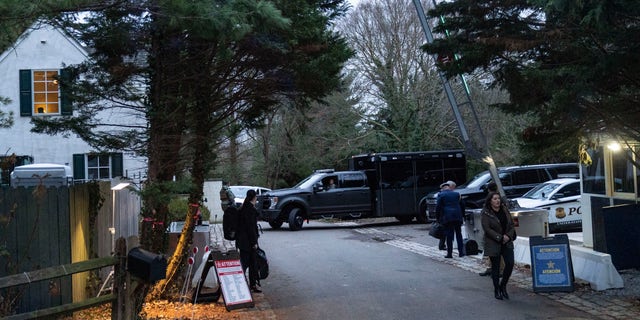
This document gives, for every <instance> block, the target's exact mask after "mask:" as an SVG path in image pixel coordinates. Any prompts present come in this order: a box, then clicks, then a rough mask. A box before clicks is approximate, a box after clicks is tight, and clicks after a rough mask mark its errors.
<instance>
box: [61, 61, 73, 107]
mask: <svg viewBox="0 0 640 320" xmlns="http://www.w3.org/2000/svg"><path fill="white" fill-rule="evenodd" d="M60 83H61V86H60V113H61V114H62V115H63V116H70V115H71V114H72V113H73V109H72V108H71V97H70V95H69V86H70V85H71V72H69V69H61V70H60Z"/></svg>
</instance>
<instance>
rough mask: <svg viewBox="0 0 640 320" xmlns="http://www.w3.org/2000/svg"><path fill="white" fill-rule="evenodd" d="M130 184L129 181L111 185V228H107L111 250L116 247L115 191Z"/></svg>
mask: <svg viewBox="0 0 640 320" xmlns="http://www.w3.org/2000/svg"><path fill="white" fill-rule="evenodd" d="M130 185H131V183H129V182H121V183H118V184H117V185H115V186H113V187H111V201H112V203H111V228H109V232H110V233H111V251H113V250H115V247H116V191H121V190H123V189H124V188H126V187H128V186H130Z"/></svg>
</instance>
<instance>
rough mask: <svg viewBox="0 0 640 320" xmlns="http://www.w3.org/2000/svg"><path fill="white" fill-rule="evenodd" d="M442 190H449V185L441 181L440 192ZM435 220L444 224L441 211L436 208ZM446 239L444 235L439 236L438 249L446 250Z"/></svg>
mask: <svg viewBox="0 0 640 320" xmlns="http://www.w3.org/2000/svg"><path fill="white" fill-rule="evenodd" d="M444 190H450V189H449V185H448V184H446V183H443V184H441V185H440V192H442V191H444ZM436 209H437V207H436ZM436 221H438V223H439V224H441V225H443V226H444V224H443V223H442V211H438V210H436ZM446 240H447V237H446V236H445V237H443V238H440V241H438V249H440V250H447V245H446Z"/></svg>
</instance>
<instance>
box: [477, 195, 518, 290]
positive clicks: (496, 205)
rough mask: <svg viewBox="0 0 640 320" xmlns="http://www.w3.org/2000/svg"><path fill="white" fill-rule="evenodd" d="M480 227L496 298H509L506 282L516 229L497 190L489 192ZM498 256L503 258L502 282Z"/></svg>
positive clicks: (509, 271)
mask: <svg viewBox="0 0 640 320" xmlns="http://www.w3.org/2000/svg"><path fill="white" fill-rule="evenodd" d="M482 229H483V230H484V252H485V255H486V256H488V257H489V259H490V260H491V279H492V280H493V291H494V296H495V298H496V299H499V300H502V299H507V300H508V299H509V294H508V293H507V282H508V281H509V277H511V272H512V271H513V265H514V256H513V240H515V238H516V230H515V227H514V224H513V219H512V218H511V213H510V212H509V210H508V209H507V207H506V206H504V205H502V198H501V197H500V194H499V193H497V192H489V195H488V196H487V199H486V200H485V202H484V207H483V209H482ZM500 257H502V258H503V259H504V270H503V274H502V282H499V281H500V275H499V273H500Z"/></svg>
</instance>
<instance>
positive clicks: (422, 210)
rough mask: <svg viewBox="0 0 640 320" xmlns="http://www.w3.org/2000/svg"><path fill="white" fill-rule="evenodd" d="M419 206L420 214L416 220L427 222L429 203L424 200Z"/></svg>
mask: <svg viewBox="0 0 640 320" xmlns="http://www.w3.org/2000/svg"><path fill="white" fill-rule="evenodd" d="M419 207H420V210H418V214H417V215H416V221H418V223H427V222H428V221H429V218H428V217H427V215H428V213H427V204H426V203H424V202H423V203H421V204H420V206H419Z"/></svg>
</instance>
